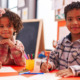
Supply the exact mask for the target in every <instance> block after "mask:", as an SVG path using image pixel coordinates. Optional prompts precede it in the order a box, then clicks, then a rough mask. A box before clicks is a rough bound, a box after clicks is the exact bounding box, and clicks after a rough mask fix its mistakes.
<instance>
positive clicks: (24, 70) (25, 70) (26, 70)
mask: <svg viewBox="0 0 80 80" xmlns="http://www.w3.org/2000/svg"><path fill="white" fill-rule="evenodd" d="M28 71H29V70H28V69H26V68H25V69H22V70H21V71H19V73H24V72H28Z"/></svg>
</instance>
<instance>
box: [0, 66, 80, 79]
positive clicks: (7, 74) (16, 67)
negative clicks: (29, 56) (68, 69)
mask: <svg viewBox="0 0 80 80" xmlns="http://www.w3.org/2000/svg"><path fill="white" fill-rule="evenodd" d="M10 67H12V68H13V69H15V70H16V71H17V72H9V73H0V77H1V76H13V75H14V76H16V75H19V74H18V72H19V71H21V70H22V69H24V68H25V67H20V66H10ZM36 70H37V67H36ZM37 71H38V70H37ZM55 72H57V70H53V71H51V72H50V73H55ZM23 76H25V77H30V76H33V75H30V74H24V75H23ZM59 80H80V77H68V78H61V79H59Z"/></svg>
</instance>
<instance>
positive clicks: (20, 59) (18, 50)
mask: <svg viewBox="0 0 80 80" xmlns="http://www.w3.org/2000/svg"><path fill="white" fill-rule="evenodd" d="M0 44H8V45H9V47H10V51H11V58H12V59H14V62H15V64H16V65H19V66H24V65H25V57H24V54H25V51H24V46H23V44H22V43H21V42H20V41H16V44H15V43H14V42H12V41H11V40H10V39H3V40H1V41H0Z"/></svg>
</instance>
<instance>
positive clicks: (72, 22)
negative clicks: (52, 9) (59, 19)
mask: <svg viewBox="0 0 80 80" xmlns="http://www.w3.org/2000/svg"><path fill="white" fill-rule="evenodd" d="M64 14H65V20H66V26H67V28H68V30H69V31H70V34H69V35H67V36H66V37H64V38H63V39H62V40H59V41H58V44H57V47H56V49H55V50H54V51H52V52H51V53H50V56H49V63H48V65H47V63H45V62H44V63H42V64H41V71H42V72H49V70H53V69H58V70H59V71H58V72H57V73H56V75H57V76H61V77H69V76H79V74H80V2H72V3H71V4H69V5H67V6H66V7H65V9H64Z"/></svg>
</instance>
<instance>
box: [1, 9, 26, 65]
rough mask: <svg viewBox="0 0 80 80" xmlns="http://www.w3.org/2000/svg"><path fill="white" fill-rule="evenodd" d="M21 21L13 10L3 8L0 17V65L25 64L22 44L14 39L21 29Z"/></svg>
mask: <svg viewBox="0 0 80 80" xmlns="http://www.w3.org/2000/svg"><path fill="white" fill-rule="evenodd" d="M22 27H23V26H22V21H21V19H20V17H19V16H18V15H17V14H15V13H14V12H11V11H9V10H8V9H5V13H4V14H2V16H1V17H0V63H2V65H18V66H25V57H24V54H25V52H24V46H23V44H22V43H21V42H20V41H19V40H15V38H14V36H15V33H16V34H17V33H18V32H19V31H20V30H21V29H22Z"/></svg>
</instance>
